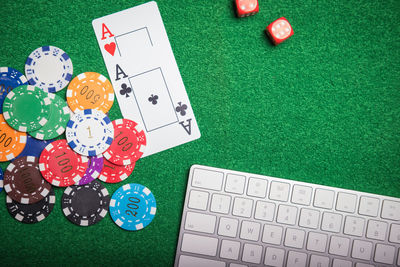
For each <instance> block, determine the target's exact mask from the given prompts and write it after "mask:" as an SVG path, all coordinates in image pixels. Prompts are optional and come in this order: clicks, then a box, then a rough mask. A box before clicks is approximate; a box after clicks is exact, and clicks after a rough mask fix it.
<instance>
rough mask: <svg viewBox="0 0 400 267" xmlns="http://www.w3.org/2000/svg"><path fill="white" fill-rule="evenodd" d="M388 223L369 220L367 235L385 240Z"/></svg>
mask: <svg viewBox="0 0 400 267" xmlns="http://www.w3.org/2000/svg"><path fill="white" fill-rule="evenodd" d="M387 227H388V224H387V223H386V222H381V221H375V220H369V221H368V226H367V237H368V238H371V239H376V240H385V238H386V231H387Z"/></svg>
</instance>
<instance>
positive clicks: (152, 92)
mask: <svg viewBox="0 0 400 267" xmlns="http://www.w3.org/2000/svg"><path fill="white" fill-rule="evenodd" d="M92 25H93V28H94V32H95V34H96V38H97V41H98V44H99V47H100V50H101V53H102V56H103V59H104V62H105V64H106V68H107V71H108V74H109V77H110V79H111V82H112V85H113V87H114V90H115V94H116V96H117V100H118V104H119V106H120V108H121V113H122V116H123V117H124V118H127V119H130V120H133V121H135V122H137V123H138V124H139V125H142V128H143V130H144V131H145V133H146V138H147V146H146V150H145V152H144V154H143V157H145V156H149V155H152V154H155V153H158V152H161V151H163V150H166V149H169V148H172V147H175V146H178V145H181V144H184V143H187V142H190V141H193V140H196V139H198V138H200V130H199V128H198V125H197V122H196V118H195V117H194V113H193V109H192V106H191V104H190V102H189V97H188V95H187V93H186V89H185V86H184V84H183V81H182V77H181V75H180V73H179V69H178V65H177V63H176V61H175V57H174V54H173V52H172V48H171V45H170V43H169V40H168V36H167V32H166V31H165V28H164V24H163V21H162V18H161V14H160V11H159V9H158V6H157V3H156V2H154V1H151V2H148V3H145V4H142V5H139V6H136V7H132V8H129V9H126V10H123V11H120V12H117V13H114V14H111V15H107V16H104V17H101V18H98V19H95V20H93V22H92Z"/></svg>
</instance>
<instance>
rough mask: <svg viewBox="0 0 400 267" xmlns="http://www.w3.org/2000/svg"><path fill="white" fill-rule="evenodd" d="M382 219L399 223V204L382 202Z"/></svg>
mask: <svg viewBox="0 0 400 267" xmlns="http://www.w3.org/2000/svg"><path fill="white" fill-rule="evenodd" d="M381 217H382V218H383V219H388V220H394V221H399V220H400V202H397V201H391V200H384V201H383V204H382V214H381Z"/></svg>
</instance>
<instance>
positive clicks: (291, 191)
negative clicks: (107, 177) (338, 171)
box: [175, 165, 400, 267]
mask: <svg viewBox="0 0 400 267" xmlns="http://www.w3.org/2000/svg"><path fill="white" fill-rule="evenodd" d="M399 248H400V199H398V198H392V197H386V196H380V195H374V194H368V193H362V192H357V191H351V190H345V189H340V188H334V187H327V186H322V185H316V184H309V183H302V182H297V181H291V180H286V179H280V178H274V177H268V176H262V175H255V174H250V173H243V172H237V171H230V170H225V169H218V168H212V167H207V166H200V165H193V166H192V167H191V169H190V174H189V179H188V185H187V191H186V199H185V206H184V208H183V214H182V222H181V227H180V234H179V240H178V246H177V250H176V257H175V266H177V267H178V266H179V267H197V266H199V267H200V266H206V267H214V266H215V267H223V266H227V267H239V266H288V267H305V266H310V267H330V266H333V267H352V266H354V267H367V266H371V267H372V266H400V256H399Z"/></svg>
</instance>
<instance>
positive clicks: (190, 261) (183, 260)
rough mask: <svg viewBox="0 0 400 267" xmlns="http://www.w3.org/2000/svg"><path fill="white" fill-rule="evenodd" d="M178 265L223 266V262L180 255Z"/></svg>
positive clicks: (188, 266) (183, 266)
mask: <svg viewBox="0 0 400 267" xmlns="http://www.w3.org/2000/svg"><path fill="white" fill-rule="evenodd" d="M178 266H179V267H204V266H207V267H225V262H223V261H215V260H209V259H203V258H197V257H192V256H186V255H181V256H180V257H179V265H178Z"/></svg>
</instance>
